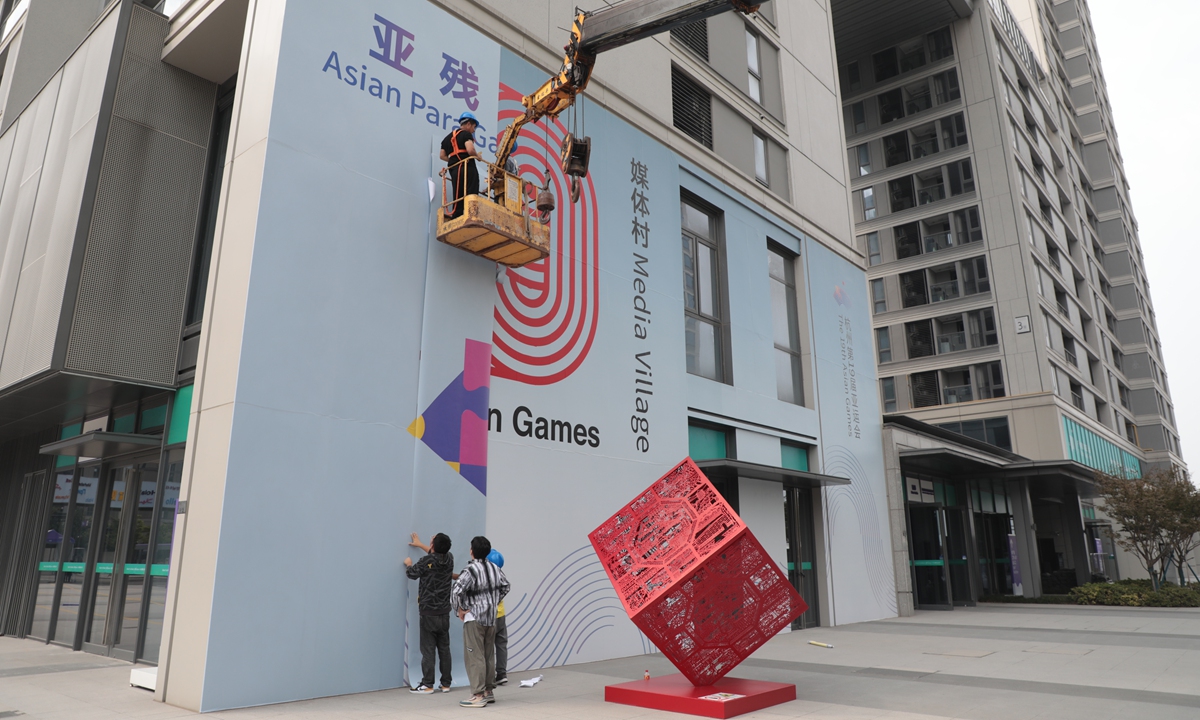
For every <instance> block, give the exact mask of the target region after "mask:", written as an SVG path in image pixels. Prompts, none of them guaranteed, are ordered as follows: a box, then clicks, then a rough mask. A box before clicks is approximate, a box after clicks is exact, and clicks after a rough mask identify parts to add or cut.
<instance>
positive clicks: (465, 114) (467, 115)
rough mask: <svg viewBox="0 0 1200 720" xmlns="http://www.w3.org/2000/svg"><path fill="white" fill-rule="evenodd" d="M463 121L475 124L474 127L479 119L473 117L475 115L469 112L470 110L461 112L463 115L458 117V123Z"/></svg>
mask: <svg viewBox="0 0 1200 720" xmlns="http://www.w3.org/2000/svg"><path fill="white" fill-rule="evenodd" d="M463 120H470V121H471V122H473V123H475V124H476V125H478V124H479V118H477V117H475V113H473V112H471V111H470V110H463V114H462V115H459V116H458V121H459V122H460V123H461V122H462V121H463Z"/></svg>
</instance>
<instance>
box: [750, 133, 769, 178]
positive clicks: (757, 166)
mask: <svg viewBox="0 0 1200 720" xmlns="http://www.w3.org/2000/svg"><path fill="white" fill-rule="evenodd" d="M754 179H756V180H758V181H759V182H760V183H762V184H763V185H769V184H770V181H769V179H768V175H767V140H766V138H764V137H763V136H762V135H759V134H758V133H754Z"/></svg>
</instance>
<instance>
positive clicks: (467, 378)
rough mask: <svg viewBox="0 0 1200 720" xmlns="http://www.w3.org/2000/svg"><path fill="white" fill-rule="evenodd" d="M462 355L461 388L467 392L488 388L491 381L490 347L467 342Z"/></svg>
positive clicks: (475, 341) (479, 343) (477, 342)
mask: <svg viewBox="0 0 1200 720" xmlns="http://www.w3.org/2000/svg"><path fill="white" fill-rule="evenodd" d="M463 355H464V357H463V387H464V388H466V390H467V391H468V392H470V391H471V390H474V389H476V388H481V387H489V386H490V384H491V380H492V346H491V345H489V344H488V343H481V342H479V341H478V340H467V347H466V350H465V352H464V353H463Z"/></svg>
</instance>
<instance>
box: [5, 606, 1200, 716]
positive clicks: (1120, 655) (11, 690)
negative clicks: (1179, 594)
mask: <svg viewBox="0 0 1200 720" xmlns="http://www.w3.org/2000/svg"><path fill="white" fill-rule="evenodd" d="M809 640H819V641H823V642H828V643H832V644H833V645H834V648H833V649H831V650H830V649H824V648H818V647H814V646H812V645H809V644H808V641H809ZM646 669H649V670H650V672H651V673H652V674H655V675H662V674H667V673H670V672H671V667H670V665H669V663H667V662H666V661H665V660H664V659H663V658H662V657H661V656H649V657H637V658H627V659H621V660H609V661H605V662H599V663H590V664H587V665H573V666H568V667H561V668H555V669H551V670H547V671H544V674H545V676H546V677H545V680H544V681H543V682H542V683H541V684H539V685H538V686H537V687H535V688H532V689H521V688H517V687H515V683H514V684H513V685H510V686H509V687H505V688H501V689H500V690H499V692H498V693H497V699H498V702H497V704H496V705H494V706H492V707H490V708H488V709H487V711H486V712H487V714H488V716H493V717H494V716H497V715H498V716H500V717H509V718H514V719H520V720H542V719H543V718H546V719H549V718H556V719H557V718H565V719H567V720H577V719H578V720H582V719H584V718H600V719H602V720H628V719H630V718H651V717H660V718H670V717H680V716H677V715H672V714H670V713H661V712H656V711H651V710H642V709H639V708H633V707H626V706H622V705H613V704H606V703H604V702H603V699H602V698H603V688H604V685H606V684H610V683H614V682H623V681H626V680H632V679H637V678H640V677H641V676H642V673H643V671H644V670H646ZM533 674H536V673H522V674H520V676H514V678H515V679H519V677H526V676H529V675H533ZM734 674H735V675H738V676H741V677H750V678H760V679H764V680H775V681H780V682H791V683H795V684H796V686H797V693H798V696H799V697H800V699H799V700H797V701H796V702H792V703H788V704H786V705H780V706H778V707H775V708H771V709H770V710H765V711H761V712H758V713H754V714H752V715H745V716H743V717H746V718H763V719H768V718H769V719H771V720H780V719H781V718H800V717H803V718H806V720H808V719H816V718H830V719H833V718H836V719H839V720H922V719H928V718H970V719H972V720H975V719H978V720H992V719H995V720H1015V719H1020V720H1037V719H1040V718H1046V719H1051V718H1053V719H1054V720H1075V719H1079V720H1083V719H1085V718H1086V719H1087V720H1107V719H1108V718H1114V719H1115V718H1122V719H1123V720H1124V719H1128V718H1133V720H1156V719H1157V718H1163V719H1164V720H1174V719H1175V718H1179V719H1181V720H1182V719H1183V718H1188V719H1189V720H1191V719H1195V718H1200V610H1163V609H1155V610H1150V609H1145V610H1143V609H1140V608H1083V607H1053V606H982V607H979V608H969V609H962V608H960V609H957V610H955V611H953V612H927V613H920V614H918V615H917V616H916V617H912V618H901V619H897V620H888V621H882V622H877V623H863V624H859V625H847V626H843V627H838V628H833V629H821V628H816V629H812V630H807V631H805V632H801V633H790V634H787V635H782V636H780V637H778V638H776V639H774V640H772V641H771V642H770V643H768V644H767V646H766V647H764V648H762V649H761V650H760V651H759V652H758V653H756V654H755V656H754V657H752V658H751V659H750V660H748V661H747V662H746V663H744V664H743V665H742V666H741V667H739V668H738V669H737V670H736V671H735V672H734ZM128 678H129V665H127V664H124V663H120V662H116V661H111V660H107V659H105V658H99V657H96V656H94V655H88V654H86V653H73V652H70V651H68V650H64V649H62V648H58V647H47V646H44V645H41V644H38V643H36V642H33V641H29V640H15V639H12V638H0V718H6V717H21V718H36V719H37V720H59V719H60V718H61V719H62V720H66V719H68V718H70V719H71V720H91V719H93V718H94V719H96V720H99V719H102V718H142V719H144V720H157V719H158V718H179V717H187V716H191V715H192V713H189V712H186V711H184V710H180V709H178V708H174V707H171V706H168V705H163V704H161V703H156V702H154V700H153V697H152V695H151V694H150V693H149V692H146V691H144V690H139V689H136V688H131V687H129V685H128ZM464 696H465V691H455V692H453V693H450V694H449V695H441V694H437V695H432V696H414V695H411V694H409V693H408V692H406V691H405V690H385V691H380V692H374V693H365V694H361V695H347V696H342V697H334V698H323V699H319V700H308V701H304V702H296V703H289V704H286V705H272V706H267V707H260V708H247V709H244V710H233V711H227V712H222V713H214V715H215V716H218V717H221V718H226V717H228V718H232V719H237V720H243V719H244V720H252V719H258V718H311V719H312V720H326V719H329V720H332V719H334V718H338V719H341V718H347V719H349V718H354V719H355V720H358V719H365V718H385V717H396V716H404V717H411V718H414V720H425V719H426V718H448V717H462V716H463V715H464V714H465V713H466V712H467V711H466V710H463V709H461V708H459V707H458V705H457V702H458V700H459V699H461V698H462V697H464ZM15 713H19V714H15Z"/></svg>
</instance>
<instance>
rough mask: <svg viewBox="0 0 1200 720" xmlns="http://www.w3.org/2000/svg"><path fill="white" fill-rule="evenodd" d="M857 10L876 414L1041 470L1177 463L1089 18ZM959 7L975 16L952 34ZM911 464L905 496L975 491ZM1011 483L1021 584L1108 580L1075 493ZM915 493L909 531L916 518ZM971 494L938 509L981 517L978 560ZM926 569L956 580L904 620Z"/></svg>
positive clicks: (858, 121)
mask: <svg viewBox="0 0 1200 720" xmlns="http://www.w3.org/2000/svg"><path fill="white" fill-rule="evenodd" d="M864 5H869V3H868V4H864V3H843V4H842V5H841V6H839V3H837V2H835V3H834V5H833V8H834V21H835V32H836V35H837V37H836V39H837V48H838V63H839V67H840V77H841V89H842V94H843V98H842V99H843V116H844V122H845V131H846V138H847V160H848V166H849V168H850V175H851V177H852V178H853V179H852V181H851V187H852V197H853V202H852V212H853V213H854V222H855V228H856V230H855V234H856V236H857V241H858V243H859V248H860V250H861V251H862V253H863V254H864V255H865V256H866V257H867V260H868V282H869V288H870V297H871V302H872V311H873V327H872V332H873V334H874V339H875V346H876V361H877V363H878V367H879V378H880V379H879V393H880V402H881V404H882V406H883V409H884V413H885V415H887V414H902V415H904V416H907V417H908V418H912V419H916V420H920V421H924V422H925V423H929V424H932V425H937V426H940V428H942V429H949V430H951V431H954V432H956V433H959V434H961V435H966V436H968V437H970V438H973V439H975V440H978V441H983V442H985V443H988V444H990V445H992V446H995V447H997V448H1000V449H1002V450H1003V451H1010V452H1015V453H1018V454H1019V455H1021V456H1024V457H1025V458H1029V459H1032V460H1035V461H1055V460H1073V461H1076V462H1078V463H1080V464H1082V465H1085V466H1088V467H1090V468H1093V469H1098V470H1103V471H1107V472H1139V471H1140V470H1141V469H1142V468H1144V467H1146V466H1149V465H1154V464H1161V463H1169V464H1176V465H1178V464H1181V463H1182V462H1183V460H1182V455H1181V451H1180V442H1179V436H1178V432H1177V430H1176V429H1175V420H1174V411H1173V408H1172V401H1171V395H1170V390H1169V388H1168V385H1167V374H1166V370H1165V367H1164V362H1163V357H1162V350H1161V346H1160V345H1159V340H1158V331H1157V328H1156V325H1155V319H1154V308H1153V305H1152V302H1151V299H1150V289H1149V284H1148V282H1147V279H1146V273H1145V270H1144V262H1143V259H1142V250H1141V246H1140V242H1139V240H1138V228H1137V221H1136V220H1135V218H1134V216H1133V211H1132V208H1131V205H1130V201H1129V188H1128V183H1127V181H1126V179H1125V173H1124V170H1123V168H1122V159H1121V152H1120V147H1119V145H1118V144H1117V136H1116V131H1115V129H1114V126H1113V121H1112V112H1111V109H1110V107H1109V102H1108V98H1107V94H1106V92H1105V87H1104V75H1103V71H1102V70H1101V64H1100V56H1099V54H1098V52H1097V48H1096V41H1095V37H1094V35H1093V32H1092V29H1091V26H1090V21H1089V18H1088V8H1087V3H1086V1H1085V0H1065V1H1063V2H1050V0H988V1H987V2H982V1H979V2H975V3H973V8H972V7H971V6H972V3H969V2H968V3H947V4H946V5H947V7H945V8H942V9H940V10H935V9H933V8H932V6H933V4H932V3H929V4H926V5H928V7H924V8H923V9H922V8H918V7H917V6H919V5H921V3H915V2H914V3H891V5H893V6H896V7H895V8H894V11H895V12H897V13H899V12H901V8H900V7H899V6H905V7H908V10H909V12H908V13H907V14H906V15H905V16H904V18H903V19H899V20H898V19H896V18H890V20H892V21H891V22H889V17H888V16H887V13H883V12H881V13H879V17H876V18H872V19H867V18H866V17H865V13H864ZM910 6H911V7H910ZM955 7H957V8H959V9H960V10H972V9H973V12H968V13H965V16H962V17H953V15H954V12H953V10H952V8H955ZM908 451H909V450H906V449H904V448H901V449H896V448H892V452H893V453H894V454H895V455H897V456H898V457H899V458H900V463H899V466H898V467H897V468H896V470H897V471H901V470H902V471H903V477H904V482H905V484H906V485H912V484H913V483H912V482H909V480H910V476H911V479H918V478H919V477H920V476H921V472H922V471H923V472H924V473H925V474H926V475H929V473H935V474H936V473H937V472H939V471H940V472H941V473H942V474H943V475H945V476H947V477H960V478H961V477H966V476H967V475H969V474H971V472H969V471H968V470H967V468H964V467H958V468H957V469H955V468H954V463H953V462H952V461H951V460H950V458H949V456H948V455H947V456H946V457H945V458H943V460H944V462H943V463H942V464H941V465H940V466H939V465H938V464H937V463H934V462H927V463H925V464H924V467H923V468H921V469H920V470H919V469H918V468H916V467H914V466H912V464H911V463H907V464H906V463H905V461H904V459H903V458H904V455H905V453H906V452H908ZM906 465H907V467H906ZM979 472H981V471H980V470H979V468H974V473H975V474H978V473H979ZM1007 477H1009V479H1012V480H1013V483H1010V485H1009V486H1008V489H1007V494H1008V496H1009V500H1010V501H1011V500H1012V496H1013V495H1014V494H1016V495H1019V496H1020V497H1021V498H1022V499H1023V502H1022V503H1021V504H1027V506H1026V507H1025V508H1024V516H1022V513H1021V512H1020V511H1015V510H1011V509H1010V510H1006V511H1004V512H1002V513H1000V514H1002V515H1005V516H1007V517H1009V518H1010V525H1011V527H1012V528H1013V529H1010V530H1009V531H1008V532H1009V533H1012V532H1016V533H1017V534H1018V535H1020V534H1021V533H1022V530H1021V525H1022V522H1021V520H1022V517H1024V520H1025V523H1024V524H1026V525H1028V526H1029V527H1031V528H1034V527H1035V528H1036V529H1035V530H1033V531H1032V532H1034V533H1036V538H1034V537H1032V536H1031V537H1030V542H1031V543H1032V542H1034V541H1035V540H1036V546H1037V547H1036V548H1034V547H1032V546H1031V547H1029V548H1027V549H1026V550H1025V552H1023V553H1022V554H1028V555H1029V556H1030V560H1034V561H1037V563H1038V565H1040V568H1038V567H1037V566H1035V568H1033V572H1032V574H1033V575H1034V576H1038V575H1040V576H1041V578H1042V579H1043V580H1044V581H1045V583H1046V584H1047V590H1049V588H1050V586H1051V585H1058V584H1059V583H1057V581H1056V580H1055V579H1054V573H1064V572H1066V571H1068V570H1074V571H1075V575H1076V578H1077V580H1078V581H1084V580H1086V579H1087V577H1088V575H1089V574H1104V575H1112V574H1113V572H1112V570H1113V569H1112V563H1111V562H1109V561H1110V560H1112V559H1113V558H1109V557H1107V556H1108V555H1112V554H1113V553H1112V552H1111V551H1110V550H1108V549H1102V548H1101V547H1100V545H1096V542H1097V541H1098V540H1100V541H1101V545H1103V544H1104V541H1103V538H1102V537H1101V536H1102V535H1103V533H1099V532H1096V531H1095V530H1094V529H1093V528H1092V524H1093V523H1094V522H1099V521H1097V517H1096V514H1095V510H1094V508H1092V506H1091V500H1090V499H1089V496H1090V495H1091V492H1090V488H1089V487H1088V485H1087V483H1086V482H1079V483H1071V482H1066V483H1065V484H1063V487H1057V488H1056V489H1054V491H1047V490H1045V489H1044V483H1043V482H1042V481H1040V480H1038V479H1036V478H1035V477H1034V476H1033V475H1030V474H1028V473H1016V474H1011V475H1009V476H1007ZM1015 478H1020V479H1019V481H1017V480H1015ZM927 482H932V480H927ZM939 482H940V480H939ZM913 487H916V488H917V490H918V491H917V492H915V493H914V492H913ZM913 487H910V488H909V492H908V495H907V497H908V501H909V503H910V505H909V510H908V518H907V522H908V524H909V530H910V533H913V532H916V529H915V527H914V525H917V524H920V523H919V522H917V521H916V520H915V515H914V513H915V512H917V511H919V510H921V507H922V498H921V493H920V492H919V487H918V486H916V485H914V486H913ZM964 490H966V493H965V495H966V496H969V497H968V498H964V496H963V495H962V494H960V495H959V496H958V500H959V501H960V502H959V503H951V504H950V505H954V504H958V505H961V506H962V507H963V508H964V509H965V510H967V511H968V512H972V513H974V514H975V516H976V523H975V525H976V527H975V530H974V531H969V528H968V536H969V537H968V538H967V540H968V543H969V544H971V545H972V546H973V547H978V548H979V551H980V552H981V553H983V555H982V557H983V558H984V560H985V561H986V560H987V553H986V552H984V546H985V545H986V544H987V543H985V541H984V538H983V534H984V532H983V530H982V529H981V526H980V523H979V520H980V519H981V518H982V515H981V514H980V510H979V500H980V498H979V494H978V489H977V488H974V487H973V486H972V487H971V488H967V487H966V486H964ZM968 499H970V500H972V502H970V503H968V502H967V501H968ZM929 500H930V501H932V495H930V497H929ZM990 512H991V510H990V504H989V513H990ZM1076 515H1082V522H1080V521H1079V520H1078V519H1077V518H1076V517H1075V516H1076ZM1013 518H1015V520H1013ZM967 525H968V526H969V525H970V523H967ZM972 532H973V537H971V534H972ZM917 534H918V535H919V533H917ZM933 536H934V537H932V540H934V541H938V542H941V541H943V540H945V539H946V537H945V533H936V532H935V533H933ZM915 542H916V541H914V543H915ZM951 544H953V541H952V540H951ZM907 549H909V550H911V551H912V552H914V553H917V554H920V553H919V550H918V549H917V548H916V547H915V545H913V546H912V547H910V548H907ZM1008 555H1009V553H1008V552H1007V550H1005V551H1004V552H1002V553H999V554H995V553H993V555H992V557H993V559H996V558H1007V557H1008ZM1084 555H1090V556H1092V557H1091V566H1090V567H1089V561H1088V560H1087V558H1085V557H1083V556H1084ZM963 557H966V554H965V552H964V554H963ZM918 564H919V563H918ZM1038 569H1040V571H1041V572H1040V573H1039V572H1038ZM1030 570H1031V568H1030V567H1029V566H1028V564H1027V565H1026V567H1025V575H1026V578H1025V582H1024V585H1025V592H1026V594H1029V592H1030V583H1031V579H1030V577H1029V576H1030V574H1031V573H1030ZM923 572H924V573H926V574H929V573H941V574H942V575H943V577H946V578H947V579H945V580H939V583H941V584H942V585H944V584H945V583H946V582H951V583H952V581H953V577H952V576H953V573H952V572H949V571H947V572H944V573H943V572H942V571H931V570H928V569H926V570H921V569H920V568H915V570H914V578H916V579H915V580H914V582H915V583H916V585H917V586H918V587H917V594H918V597H917V600H916V602H917V604H918V605H920V604H939V603H938V602H935V601H934V600H933V599H931V598H936V597H941V598H942V599H944V594H943V595H939V593H938V592H931V591H930V590H929V588H930V587H933V585H937V584H938V583H932V584H930V583H926V593H927V595H928V596H929V597H927V598H925V599H924V601H922V598H921V597H920V593H921V588H920V586H921V585H922V581H921V579H920V577H918V576H920V575H921V574H922V573H923ZM903 574H907V573H906V572H902V571H900V570H898V571H897V575H898V578H899V576H900V575H903ZM984 574H985V575H986V573H984ZM1067 574H1068V575H1070V573H1067ZM986 585H987V583H986V582H984V586H986ZM1018 585H1020V583H1019V582H1018ZM1004 589H1005V590H1006V591H1008V590H1010V586H1009V583H1006V584H1005V588H1004ZM961 590H962V592H959V593H955V595H956V596H957V597H956V598H955V599H956V600H974V599H975V597H977V596H978V595H979V594H981V589H980V586H979V585H978V584H976V585H975V586H974V587H973V588H972V589H970V590H968V588H967V586H966V585H964V586H963V588H962V589H961ZM982 592H983V593H984V594H986V593H987V592H989V591H988V589H987V588H986V587H984V588H983V590H982ZM990 592H993V593H994V592H995V589H992V590H991V591H990Z"/></svg>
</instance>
